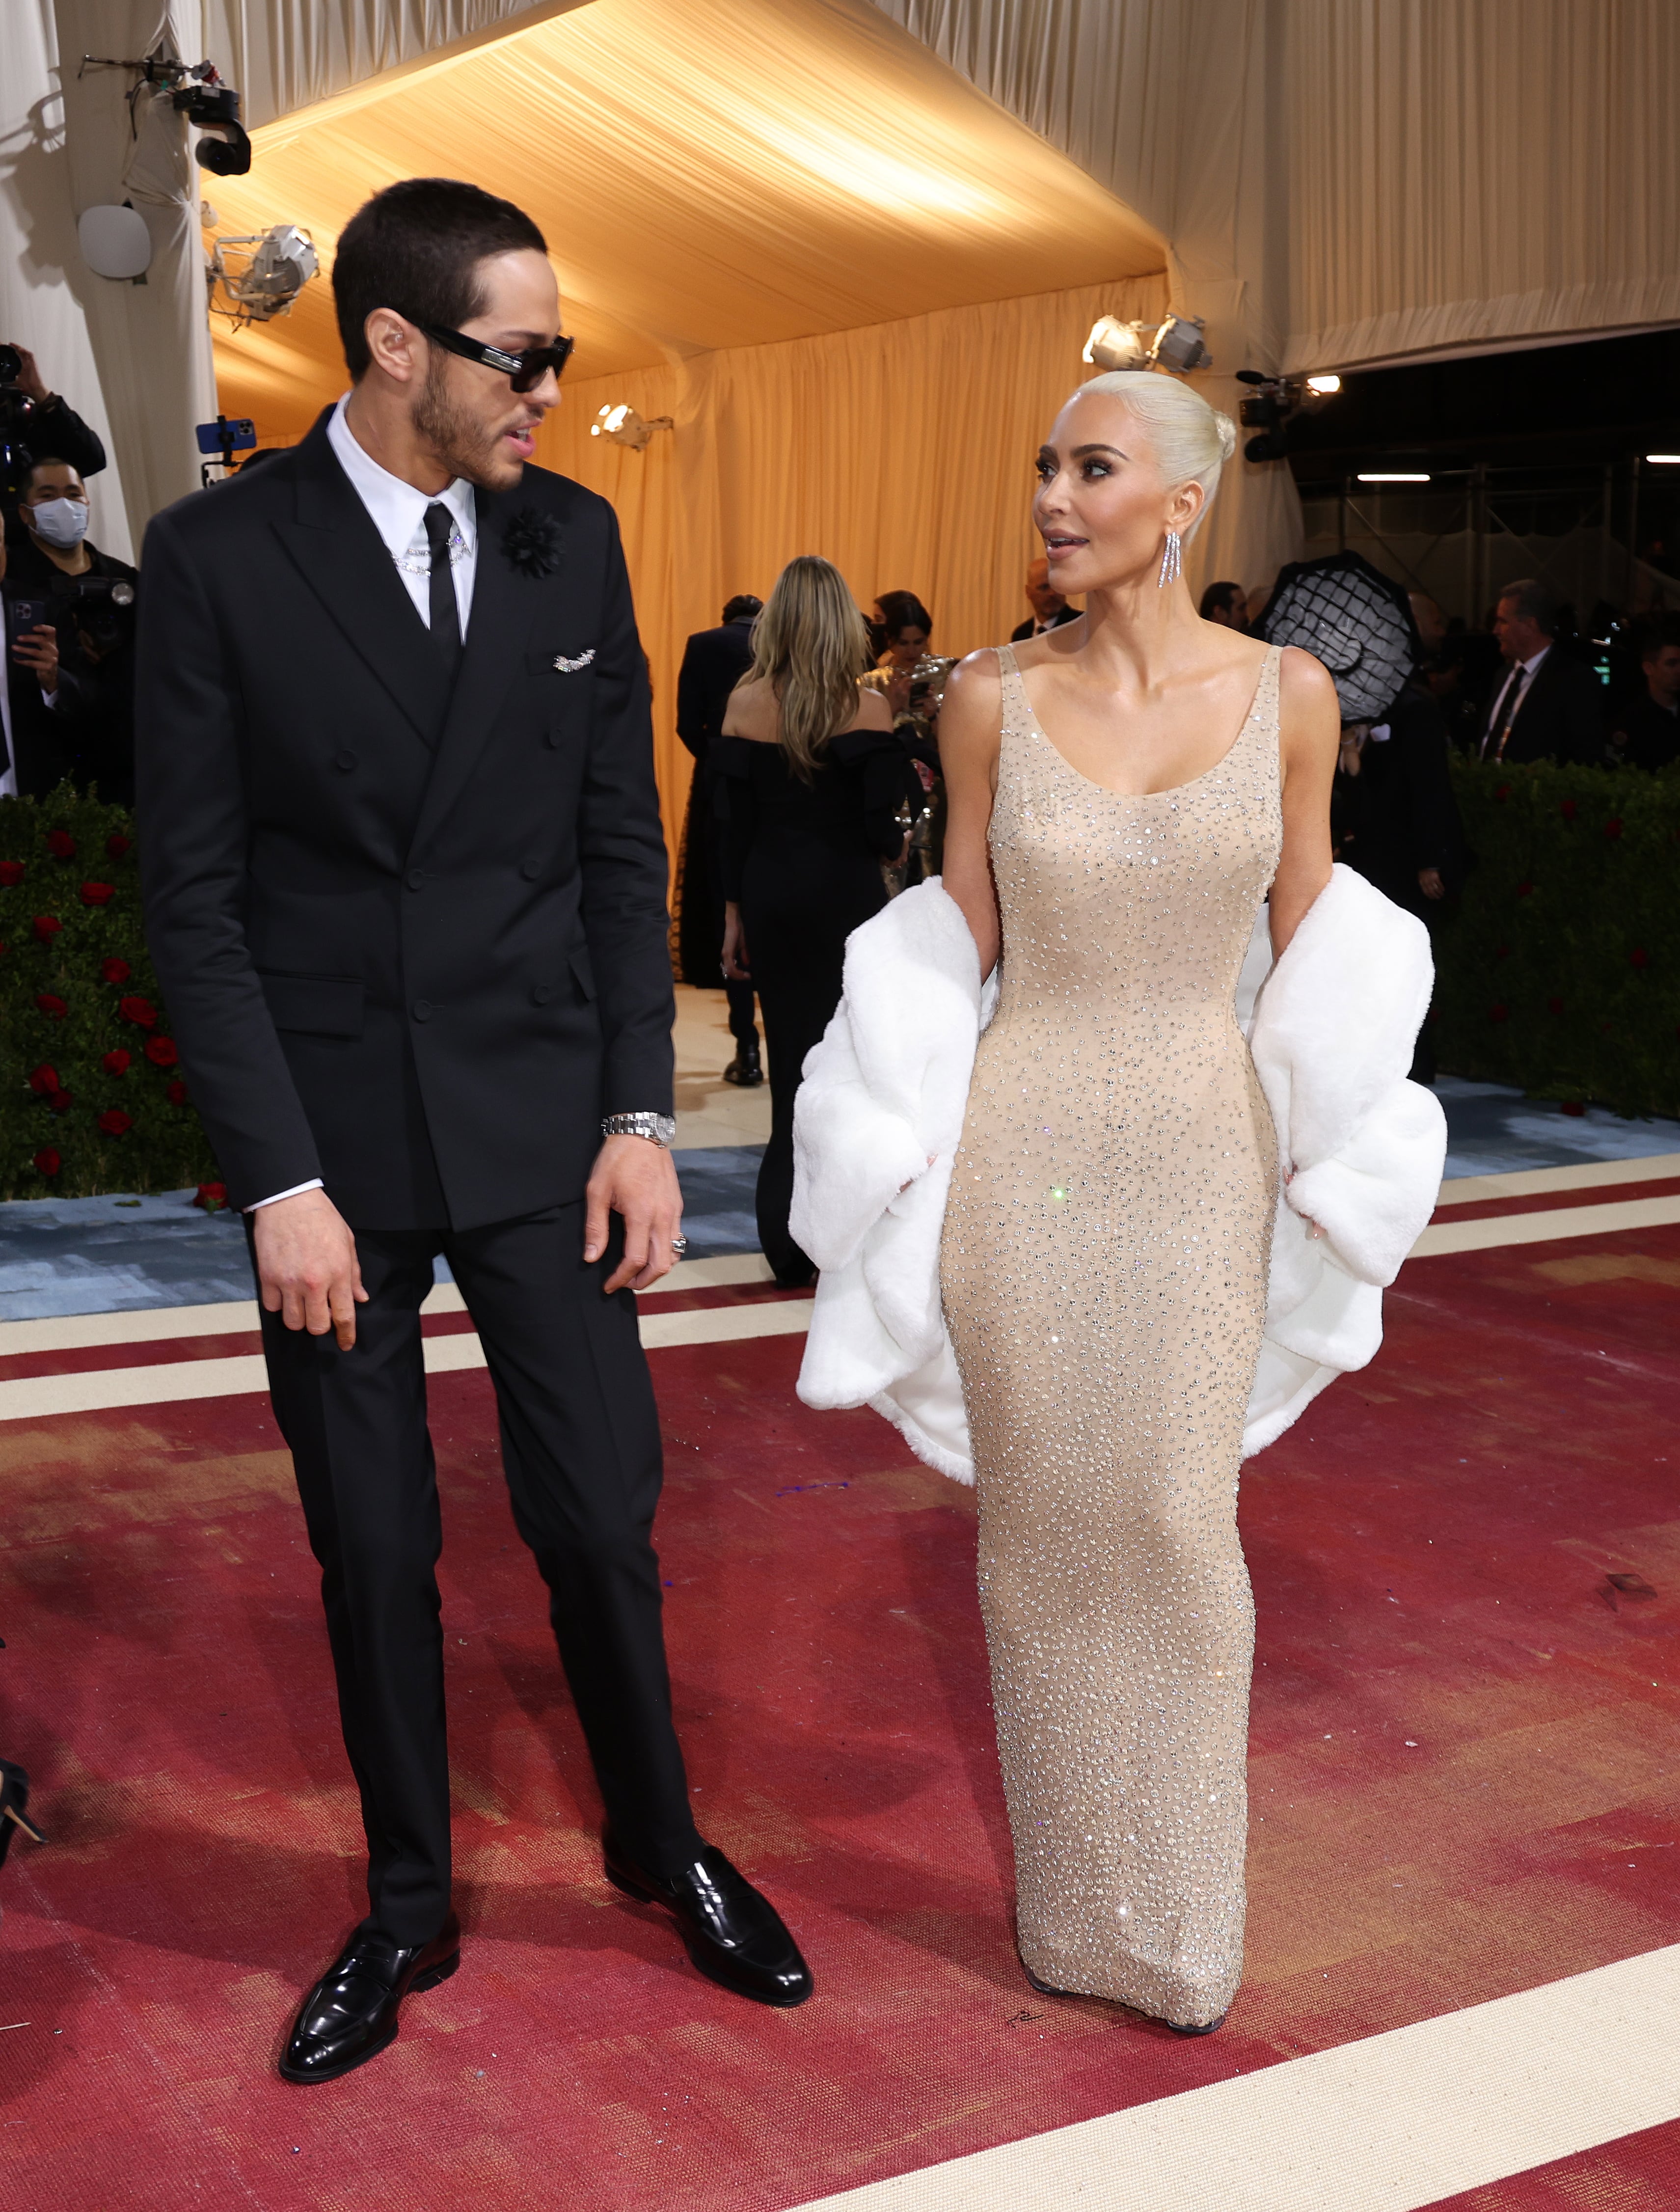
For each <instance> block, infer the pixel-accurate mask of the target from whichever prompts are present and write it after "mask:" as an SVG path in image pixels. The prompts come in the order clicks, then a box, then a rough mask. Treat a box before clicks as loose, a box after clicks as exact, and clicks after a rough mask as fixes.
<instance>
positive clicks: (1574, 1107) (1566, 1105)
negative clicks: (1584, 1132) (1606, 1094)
mask: <svg viewBox="0 0 1680 2212" xmlns="http://www.w3.org/2000/svg"><path fill="white" fill-rule="evenodd" d="M1562 1111H1563V1112H1564V1113H1566V1114H1572V1115H1574V1116H1575V1118H1576V1119H1577V1120H1579V1119H1580V1116H1581V1115H1583V1114H1585V1113H1586V1107H1585V1106H1583V1105H1582V1104H1581V1102H1580V1099H1579V1098H1566V1099H1565V1100H1564V1101H1563V1103H1562Z"/></svg>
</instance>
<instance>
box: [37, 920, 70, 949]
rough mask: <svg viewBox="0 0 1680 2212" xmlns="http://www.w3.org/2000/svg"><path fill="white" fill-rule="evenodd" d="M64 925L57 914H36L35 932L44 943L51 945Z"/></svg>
mask: <svg viewBox="0 0 1680 2212" xmlns="http://www.w3.org/2000/svg"><path fill="white" fill-rule="evenodd" d="M63 927H64V923H63V922H62V921H59V919H58V915H56V914H38V915H36V916H35V934H36V936H37V937H39V939H40V941H41V943H42V944H43V945H51V944H52V940H53V939H54V938H55V937H57V935H58V933H59V931H60V930H61V929H62V928H63Z"/></svg>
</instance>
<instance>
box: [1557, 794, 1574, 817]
mask: <svg viewBox="0 0 1680 2212" xmlns="http://www.w3.org/2000/svg"><path fill="white" fill-rule="evenodd" d="M1557 811H1558V812H1559V813H1560V814H1561V815H1562V817H1563V819H1564V820H1565V821H1566V822H1573V821H1574V818H1575V815H1576V811H1577V809H1576V806H1575V802H1574V799H1565V800H1564V802H1563V804H1562V806H1560V807H1559V808H1558V810H1557Z"/></svg>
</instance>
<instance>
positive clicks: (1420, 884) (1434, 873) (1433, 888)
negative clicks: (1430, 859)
mask: <svg viewBox="0 0 1680 2212" xmlns="http://www.w3.org/2000/svg"><path fill="white" fill-rule="evenodd" d="M1417 888H1418V890H1421V891H1422V894H1423V896H1424V897H1425V898H1426V899H1443V898H1445V897H1446V884H1444V883H1443V882H1442V881H1441V874H1440V869H1439V868H1420V869H1419V870H1418V872H1417Z"/></svg>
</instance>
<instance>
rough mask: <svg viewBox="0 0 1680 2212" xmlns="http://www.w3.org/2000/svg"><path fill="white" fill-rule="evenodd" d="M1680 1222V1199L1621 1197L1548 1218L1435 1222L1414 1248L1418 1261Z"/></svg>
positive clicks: (1558, 1210)
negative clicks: (1453, 1253) (1446, 1253)
mask: <svg viewBox="0 0 1680 2212" xmlns="http://www.w3.org/2000/svg"><path fill="white" fill-rule="evenodd" d="M1675 1221H1680V1194H1677V1195H1676V1196H1674V1197H1672V1198H1623V1199H1619V1200H1616V1201H1615V1202H1614V1203H1613V1204H1611V1205H1609V1206H1556V1207H1555V1208H1554V1209H1553V1210H1552V1211H1551V1212H1549V1213H1502V1214H1500V1215H1498V1216H1497V1217H1496V1218H1495V1219H1493V1220H1491V1221H1435V1222H1432V1223H1431V1224H1430V1225H1429V1226H1428V1228H1427V1229H1426V1230H1425V1231H1423V1234H1422V1236H1421V1237H1419V1238H1418V1240H1417V1242H1416V1244H1414V1245H1413V1246H1412V1248H1411V1256H1412V1258H1413V1259H1414V1260H1428V1259H1429V1258H1432V1257H1433V1256H1434V1255H1435V1254H1437V1253H1440V1252H1489V1251H1492V1250H1494V1249H1495V1248H1496V1247H1497V1246H1499V1245H1501V1244H1550V1243H1553V1242H1554V1241H1555V1240H1556V1238H1558V1237H1609V1236H1612V1235H1614V1234H1615V1233H1616V1231H1619V1230H1623V1229H1658V1228H1661V1227H1664V1226H1665V1225H1667V1224H1668V1223H1670V1222H1675Z"/></svg>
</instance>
